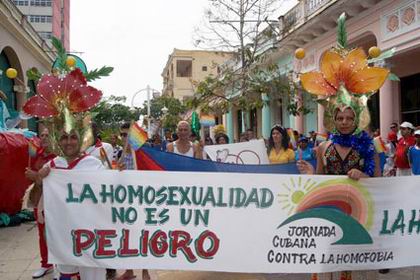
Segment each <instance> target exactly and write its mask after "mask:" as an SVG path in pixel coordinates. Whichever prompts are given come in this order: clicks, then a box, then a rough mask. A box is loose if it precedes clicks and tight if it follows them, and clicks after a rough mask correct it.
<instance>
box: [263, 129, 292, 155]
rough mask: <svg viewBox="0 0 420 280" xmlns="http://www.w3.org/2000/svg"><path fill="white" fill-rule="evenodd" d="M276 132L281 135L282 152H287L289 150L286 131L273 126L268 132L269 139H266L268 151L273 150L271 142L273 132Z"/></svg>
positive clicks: (272, 142)
mask: <svg viewBox="0 0 420 280" xmlns="http://www.w3.org/2000/svg"><path fill="white" fill-rule="evenodd" d="M274 130H277V131H278V132H280V134H281V147H282V148H283V149H284V150H287V149H288V148H289V141H290V138H289V135H288V134H287V130H286V129H285V128H284V127H282V126H280V125H275V126H273V128H272V129H271V131H270V138H269V139H268V151H271V149H272V148H274V141H273V131H274Z"/></svg>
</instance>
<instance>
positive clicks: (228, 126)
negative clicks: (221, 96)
mask: <svg viewBox="0 0 420 280" xmlns="http://www.w3.org/2000/svg"><path fill="white" fill-rule="evenodd" d="M232 110H233V108H232V105H230V106H229V111H228V112H227V113H226V133H227V136H228V137H229V141H230V142H231V143H233V113H232Z"/></svg>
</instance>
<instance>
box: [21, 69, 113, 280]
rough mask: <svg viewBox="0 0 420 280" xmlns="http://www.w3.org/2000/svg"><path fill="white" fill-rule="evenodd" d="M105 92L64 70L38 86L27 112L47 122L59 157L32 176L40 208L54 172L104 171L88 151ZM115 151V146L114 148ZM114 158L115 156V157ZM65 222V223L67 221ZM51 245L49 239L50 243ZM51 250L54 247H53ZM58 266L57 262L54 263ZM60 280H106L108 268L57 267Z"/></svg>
mask: <svg viewBox="0 0 420 280" xmlns="http://www.w3.org/2000/svg"><path fill="white" fill-rule="evenodd" d="M101 97H102V92H101V91H99V90H97V89H95V88H94V87H91V86H88V85H87V80H86V78H85V76H84V75H83V73H82V72H81V70H80V69H78V68H76V69H74V70H72V71H70V70H69V71H67V70H63V73H62V75H60V76H54V75H50V74H45V75H43V76H42V77H41V79H40V80H39V82H38V84H37V95H35V96H33V97H31V98H29V99H28V100H27V101H26V103H25V105H24V106H23V111H24V112H25V113H26V114H27V115H30V116H33V117H38V118H43V119H46V122H45V124H46V125H47V127H48V128H49V132H50V133H51V146H52V152H53V153H55V154H57V155H58V156H57V157H55V158H54V159H52V160H50V161H49V162H48V163H46V164H45V165H44V167H42V168H41V169H40V170H39V171H37V172H35V171H34V174H32V175H33V176H34V181H35V185H34V188H33V189H32V191H31V193H30V196H29V197H30V200H31V202H33V203H34V204H38V202H39V201H40V200H41V196H42V181H43V179H44V178H45V177H47V176H48V174H49V172H50V170H51V169H78V170H84V171H91V172H95V171H97V170H102V169H104V168H105V167H104V165H103V164H102V163H101V161H100V160H98V159H97V158H95V157H93V156H90V155H87V154H86V153H85V151H86V149H87V148H88V147H89V146H91V145H92V144H93V143H94V141H93V140H94V138H93V132H92V128H91V126H90V123H91V116H90V114H89V110H90V109H91V108H93V107H94V106H96V104H98V102H99V100H100V99H101ZM111 147H112V146H111ZM111 155H112V153H111ZM48 215H49V213H48V212H46V213H45V218H46V221H47V222H46V227H47V229H48V230H47V231H48V232H49V231H53V230H54V227H56V226H57V224H50V223H49V221H48ZM64 222H65V221H64ZM49 242H51V241H50V240H49V239H48V236H47V243H49ZM49 246H50V245H49ZM50 261H51V262H54V261H56V262H57V260H54V259H53V260H51V259H50ZM57 269H58V271H59V272H60V278H59V280H70V279H82V280H104V279H105V274H106V272H105V268H98V267H77V266H74V265H65V264H57Z"/></svg>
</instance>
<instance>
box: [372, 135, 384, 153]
mask: <svg viewBox="0 0 420 280" xmlns="http://www.w3.org/2000/svg"><path fill="white" fill-rule="evenodd" d="M373 144H374V145H375V150H376V152H377V153H378V154H380V153H386V152H387V151H388V149H387V148H386V146H385V143H384V141H383V140H382V138H381V136H378V137H375V138H373Z"/></svg>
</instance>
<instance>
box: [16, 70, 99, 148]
mask: <svg viewBox="0 0 420 280" xmlns="http://www.w3.org/2000/svg"><path fill="white" fill-rule="evenodd" d="M37 93H38V94H37V95H35V96H33V97H31V98H29V99H28V100H27V101H26V103H25V105H24V106H23V111H24V112H25V113H26V114H28V115H30V116H34V117H38V118H41V119H44V120H45V121H44V123H45V124H46V125H47V127H48V128H49V131H50V139H51V144H52V150H53V151H54V152H55V153H56V154H60V155H63V153H62V151H61V150H60V148H59V146H58V138H59V135H60V131H61V130H64V131H65V132H66V133H70V132H71V131H72V130H76V131H77V133H78V134H79V135H80V137H81V141H80V151H84V150H85V149H86V148H88V147H89V146H91V145H92V144H93V134H92V129H91V127H90V114H89V112H88V111H89V110H90V109H91V108H93V107H94V106H95V105H96V104H98V102H99V101H100V99H101V97H102V92H101V91H99V90H97V89H96V88H94V87H91V86H88V85H87V81H86V78H85V76H84V75H83V73H82V71H81V70H80V69H78V68H76V69H75V70H73V71H71V72H69V73H67V74H66V75H60V76H55V75H52V74H45V75H43V76H42V77H41V79H40V80H39V82H38V85H37Z"/></svg>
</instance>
